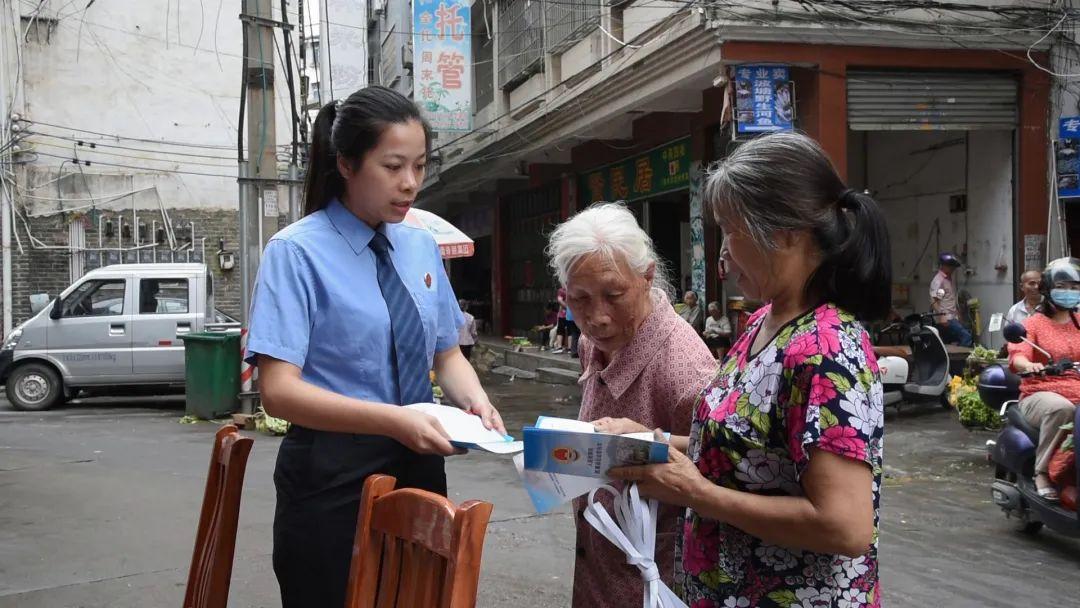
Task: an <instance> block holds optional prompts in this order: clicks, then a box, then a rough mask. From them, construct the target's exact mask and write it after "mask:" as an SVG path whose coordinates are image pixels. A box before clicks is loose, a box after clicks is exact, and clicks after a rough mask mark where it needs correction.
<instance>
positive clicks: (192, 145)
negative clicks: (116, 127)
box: [23, 118, 232, 150]
mask: <svg viewBox="0 0 1080 608" xmlns="http://www.w3.org/2000/svg"><path fill="white" fill-rule="evenodd" d="M23 120H24V121H25V122H28V123H30V124H34V125H44V126H46V127H53V128H55V129H68V130H70V131H78V132H79V133H90V134H92V135H100V136H102V137H108V138H110V139H123V140H127V141H140V142H143V143H150V144H165V145H170V146H180V147H186V148H203V149H210V150H232V146H228V145H216V144H197V143H194V142H182V141H171V140H167V139H147V138H144V137H131V136H128V135H118V134H116V133H102V132H101V131H92V130H90V129H81V128H79V127H70V126H66V125H58V124H54V123H49V122H43V121H40V120H33V119H31V118H23Z"/></svg>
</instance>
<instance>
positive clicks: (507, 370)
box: [491, 365, 538, 380]
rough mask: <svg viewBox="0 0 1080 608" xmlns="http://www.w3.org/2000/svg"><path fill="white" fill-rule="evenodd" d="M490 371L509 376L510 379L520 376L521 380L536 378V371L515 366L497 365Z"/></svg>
mask: <svg viewBox="0 0 1080 608" xmlns="http://www.w3.org/2000/svg"><path fill="white" fill-rule="evenodd" d="M491 373H493V374H499V375H500V376H510V379H511V380H512V379H514V378H521V379H523V380H536V377H537V375H538V374H537V373H536V372H531V371H528V370H524V369H520V368H517V367H510V366H509V365H500V366H499V367H496V368H492V370H491Z"/></svg>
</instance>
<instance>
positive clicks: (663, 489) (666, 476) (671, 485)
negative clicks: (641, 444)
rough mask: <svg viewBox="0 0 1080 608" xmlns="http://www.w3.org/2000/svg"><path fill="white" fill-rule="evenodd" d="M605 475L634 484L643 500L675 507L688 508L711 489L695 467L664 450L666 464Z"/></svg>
mask: <svg viewBox="0 0 1080 608" xmlns="http://www.w3.org/2000/svg"><path fill="white" fill-rule="evenodd" d="M608 475H610V476H611V477H614V478H615V479H621V480H623V481H633V482H637V484H638V491H639V492H641V494H642V496H644V497H646V498H655V499H656V500H659V501H660V502H663V503H666V504H669V505H675V506H677V507H689V506H692V505H691V503H692V502H694V500H695V499H697V498H700V497H701V496H702V494H704V493H705V492H706V491H707V490H709V489H711V488H713V487H715V486H714V485H713V483H712V482H710V481H709V480H708V479H705V477H704V476H703V475H702V474H701V472H700V471H698V468H697V465H695V464H694V462H693V461H692V460H690V459H689V458H687V457H686V454H683V453H682V452H680V451H679V450H676V449H675V448H673V447H669V448H668V461H667V464H650V465H645V466H640V467H616V468H614V469H611V470H609V471H608Z"/></svg>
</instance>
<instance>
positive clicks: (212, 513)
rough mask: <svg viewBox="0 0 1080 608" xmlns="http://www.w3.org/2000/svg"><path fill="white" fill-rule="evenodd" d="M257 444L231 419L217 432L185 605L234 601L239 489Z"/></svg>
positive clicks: (218, 607)
mask: <svg viewBox="0 0 1080 608" xmlns="http://www.w3.org/2000/svg"><path fill="white" fill-rule="evenodd" d="M252 443H253V440H252V439H251V438H249V437H242V436H241V435H240V433H238V432H237V430H236V427H235V426H233V425H231V424H230V425H226V426H223V427H221V429H220V430H219V431H218V432H217V434H216V435H215V436H214V447H213V449H212V450H211V452H210V472H209V473H208V474H207V476H206V490H205V491H204V492H203V504H202V513H201V514H200V515H199V528H198V532H197V533H196V535H195V552H194V554H193V555H192V557H191V569H190V570H189V571H188V582H187V593H186V594H185V595H184V608H224V606H225V605H226V604H227V603H228V601H229V579H230V578H231V577H232V564H233V552H234V551H233V550H234V549H235V547H236V522H237V519H239V516H240V492H241V489H242V488H243V486H244V471H245V470H246V469H247V460H248V454H249V453H250V452H251V444H252Z"/></svg>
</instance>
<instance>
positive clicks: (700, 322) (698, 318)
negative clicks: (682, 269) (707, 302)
mask: <svg viewBox="0 0 1080 608" xmlns="http://www.w3.org/2000/svg"><path fill="white" fill-rule="evenodd" d="M682 301H683V309H682V310H681V311H679V316H680V317H682V318H683V321H686V322H687V323H689V324H690V327H693V328H694V331H695V332H697V334H698V335H699V336H700V335H701V332H703V331H704V330H705V318H704V317H705V315H704V314H703V313H702V311H701V302H700V301H698V295H697V292H696V291H694V290H693V289H690V290H687V292H686V293H684V294H683V299H682Z"/></svg>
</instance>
